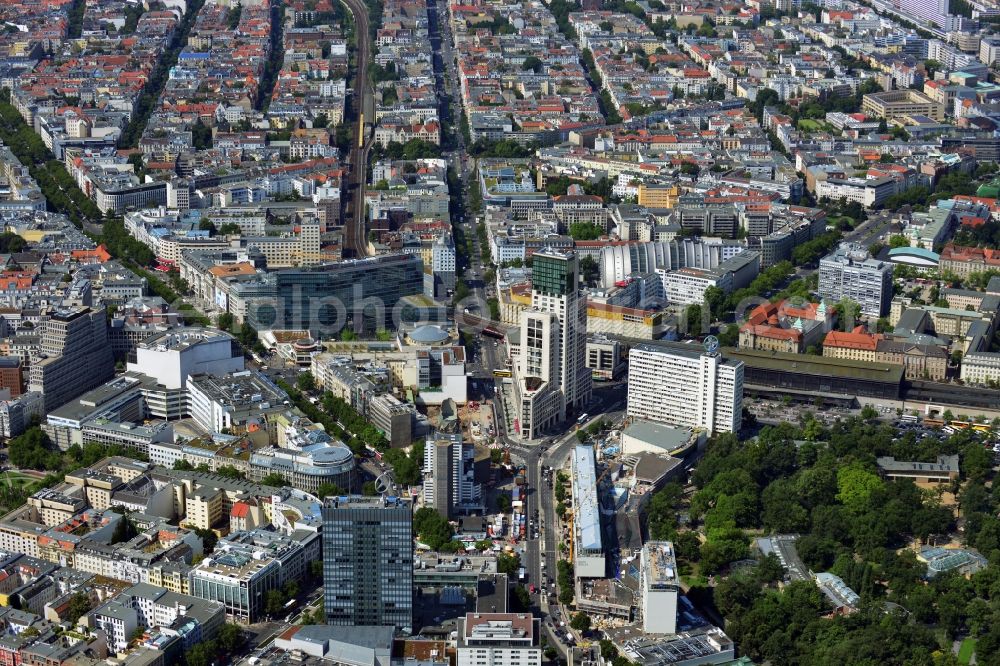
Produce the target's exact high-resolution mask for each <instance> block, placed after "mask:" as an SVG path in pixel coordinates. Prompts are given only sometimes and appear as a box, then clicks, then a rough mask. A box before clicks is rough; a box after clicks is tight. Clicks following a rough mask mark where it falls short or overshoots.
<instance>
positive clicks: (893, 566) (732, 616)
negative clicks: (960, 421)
mask: <svg viewBox="0 0 1000 666" xmlns="http://www.w3.org/2000/svg"><path fill="white" fill-rule="evenodd" d="M873 412H874V410H865V411H864V412H863V413H862V414H861V415H860V416H855V417H851V418H847V419H843V420H839V421H837V422H834V423H833V424H832V425H827V424H824V423H823V422H821V421H819V420H818V419H816V417H815V416H814V415H812V414H811V413H809V412H804V413H803V416H802V417H801V419H800V421H799V422H798V423H795V424H792V423H781V424H780V425H776V426H765V427H764V428H762V429H761V430H760V431H759V433H758V434H757V435H756V436H755V437H753V438H750V439H747V440H746V441H740V440H739V439H738V438H737V437H736V436H735V435H732V434H722V435H718V436H716V437H714V438H713V439H711V440H710V442H709V444H708V447H707V452H706V455H705V457H704V459H703V460H702V461H701V462H700V463H699V465H698V466H697V468H696V469H695V471H694V474H693V478H692V481H693V485H694V488H695V490H694V492H693V493H690V494H685V492H684V489H683V488H682V487H681V486H680V485H679V484H676V483H671V484H668V485H667V486H665V487H664V488H663V489H661V490H660V491H658V492H657V493H655V494H654V495H653V497H652V498H651V500H650V502H649V504H648V506H647V509H646V518H647V529H648V534H649V538H652V539H670V540H672V541H673V542H674V544H675V549H676V553H677V557H678V562H679V565H680V571H681V574H682V576H683V578H684V580H685V581H686V582H687V583H689V584H690V592H689V597H690V598H691V599H692V600H693V601H695V603H696V604H698V605H701V606H702V607H704V608H706V609H707V610H709V612H711V613H716V612H717V613H718V615H720V616H721V617H723V618H724V619H725V630H726V632H727V633H728V634H729V635H730V636H731V637H732V638H733V639H734V640H735V641H736V642H737V644H738V645H739V649H740V652H741V654H745V655H748V656H749V657H750V658H751V659H753V660H755V661H757V662H758V663H774V664H820V665H825V664H831V665H832V664H844V663H852V664H951V663H958V662H957V661H954V659H955V656H954V655H953V654H952V652H951V646H952V642H953V641H955V640H960V639H969V640H974V641H975V646H976V647H975V651H976V655H977V660H978V663H1000V624H998V622H997V620H1000V523H998V522H997V520H996V518H995V517H996V515H997V513H998V511H1000V493H998V492H996V491H995V489H994V488H995V487H994V485H993V474H994V461H993V452H992V451H991V450H990V449H989V448H988V447H987V446H985V445H984V441H983V436H982V435H981V434H979V433H975V432H972V431H968V430H967V431H959V432H957V433H955V434H952V435H945V434H943V433H942V434H941V435H940V436H931V437H919V436H918V435H917V434H916V433H915V432H914V431H912V430H908V431H905V432H899V431H898V430H897V429H896V428H895V427H894V426H893V425H892V424H889V423H885V422H880V421H879V420H877V419H876V418H875V416H876V414H875V413H873ZM953 454H957V455H958V456H959V460H960V470H961V474H960V477H959V479H957V480H956V481H954V482H953V483H951V484H945V485H943V486H940V487H938V488H937V489H928V488H926V487H918V486H916V485H915V484H914V483H913V482H911V481H898V480H896V481H890V480H886V479H885V478H883V477H882V476H881V475H880V474H879V472H878V468H877V467H876V465H875V459H876V458H877V457H879V456H893V457H895V458H897V459H900V460H913V461H921V462H931V461H934V460H936V459H937V456H939V455H953ZM680 515H684V516H688V517H689V518H690V520H689V521H686V522H685V523H683V524H682V523H681V522H680V521H679V520H678V516H680ZM959 525H961V527H962V530H961V531H959V530H958V527H959ZM762 534H763V535H766V534H794V535H798V538H797V539H796V542H795V544H796V550H797V552H798V555H799V557H800V558H801V560H802V561H803V563H804V564H805V565H806V566H807V567H808V568H809V570H810V571H812V572H823V571H830V572H832V573H834V574H836V575H838V576H840V577H841V578H842V579H843V580H844V581H845V582H846V583H847V584H848V585H850V586H851V587H852V589H854V590H855V591H856V592H857V593H858V594H859V595H860V598H861V602H860V607H859V609H858V610H857V612H855V613H852V614H849V615H833V616H830V611H831V608H830V606H829V605H828V604H827V602H826V601H825V599H824V597H823V595H822V593H821V592H820V590H819V589H818V588H817V586H816V585H815V583H814V582H813V581H811V580H807V581H788V580H783V578H784V572H783V570H782V566H781V564H780V563H779V562H778V561H777V559H776V558H775V557H774V556H773V555H772V556H769V557H767V558H761V557H760V556H759V555H756V560H755V561H756V564H755V565H754V566H751V567H746V566H733V565H738V564H739V563H741V562H746V561H748V560H749V561H753V560H754V557H755V555H754V550H753V549H752V539H753V538H754V537H755V536H759V535H762ZM953 539H958V540H959V541H960V542H961V544H962V545H963V546H966V547H971V548H975V549H976V550H978V552H979V553H981V554H982V555H983V556H984V557H985V558H987V560H988V565H987V566H986V567H985V568H984V569H982V570H981V571H979V572H977V573H974V574H972V575H971V576H968V577H966V576H962V575H960V574H958V573H953V572H946V573H942V574H939V575H937V576H934V577H933V578H931V577H929V576H927V575H926V574H927V570H926V565H924V564H923V563H921V562H920V561H919V560H918V558H917V550H918V548H919V546H920V545H921V544H927V543H936V542H939V541H941V540H944V541H948V540H953ZM568 567H569V565H567V568H568Z"/></svg>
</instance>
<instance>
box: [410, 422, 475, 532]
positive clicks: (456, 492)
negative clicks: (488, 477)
mask: <svg viewBox="0 0 1000 666" xmlns="http://www.w3.org/2000/svg"><path fill="white" fill-rule="evenodd" d="M475 465H476V447H475V445H474V444H473V443H472V442H463V441H462V435H461V434H457V433H456V434H445V433H434V434H433V435H431V436H430V437H428V438H427V446H426V447H424V506H429V507H431V508H432V509H434V510H436V511H437V512H438V513H440V514H441V515H442V516H445V517H448V516H451V515H455V514H460V513H468V512H470V511H474V510H477V509H482V508H483V486H482V484H481V483H477V482H476V467H475Z"/></svg>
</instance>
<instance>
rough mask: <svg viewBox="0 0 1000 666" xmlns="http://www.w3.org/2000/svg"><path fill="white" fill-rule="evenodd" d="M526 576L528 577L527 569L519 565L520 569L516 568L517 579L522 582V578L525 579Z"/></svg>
mask: <svg viewBox="0 0 1000 666" xmlns="http://www.w3.org/2000/svg"><path fill="white" fill-rule="evenodd" d="M527 577H528V573H527V571H526V570H525V568H524V567H521V568H520V569H518V570H517V579H518V580H519V581H521V582H522V583H523V582H524V580H525V579H526V578H527Z"/></svg>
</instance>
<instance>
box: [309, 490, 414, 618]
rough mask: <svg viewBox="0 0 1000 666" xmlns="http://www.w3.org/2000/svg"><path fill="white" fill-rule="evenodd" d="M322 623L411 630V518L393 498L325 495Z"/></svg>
mask: <svg viewBox="0 0 1000 666" xmlns="http://www.w3.org/2000/svg"><path fill="white" fill-rule="evenodd" d="M323 605H324V610H325V612H326V623H327V624H333V625H341V626H390V625H391V626H394V627H396V629H398V630H400V631H403V632H409V631H411V629H412V627H413V514H412V507H411V505H410V503H409V502H408V501H406V500H403V499H401V498H397V497H359V496H349V497H330V498H327V499H326V502H325V503H324V505H323Z"/></svg>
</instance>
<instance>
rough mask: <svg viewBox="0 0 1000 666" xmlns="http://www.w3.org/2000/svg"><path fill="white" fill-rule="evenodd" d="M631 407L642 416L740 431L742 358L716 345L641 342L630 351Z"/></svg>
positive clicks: (631, 412) (713, 429)
mask: <svg viewBox="0 0 1000 666" xmlns="http://www.w3.org/2000/svg"><path fill="white" fill-rule="evenodd" d="M715 343H716V344H717V343H718V341H715ZM627 410H628V415H629V416H631V417H633V418H638V419H649V420H651V421H660V422H663V423H670V424H672V425H679V426H686V427H689V428H701V429H704V430H707V431H708V432H738V431H739V429H740V422H741V419H742V414H743V362H742V361H736V360H732V359H727V358H724V357H723V356H722V355H721V354H720V353H719V352H718V350H717V349H716V348H714V346H709V347H707V348H704V349H703V348H702V347H699V346H697V345H690V344H683V343H679V342H676V343H669V342H661V343H657V344H649V345H637V346H635V347H633V348H632V351H631V352H629V357H628V407H627Z"/></svg>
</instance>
